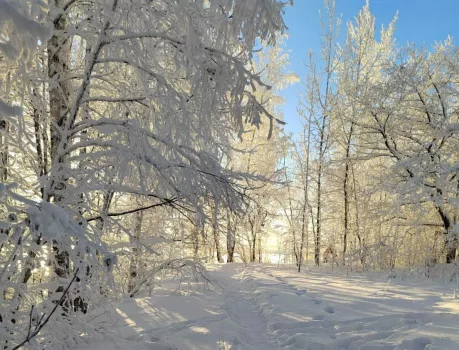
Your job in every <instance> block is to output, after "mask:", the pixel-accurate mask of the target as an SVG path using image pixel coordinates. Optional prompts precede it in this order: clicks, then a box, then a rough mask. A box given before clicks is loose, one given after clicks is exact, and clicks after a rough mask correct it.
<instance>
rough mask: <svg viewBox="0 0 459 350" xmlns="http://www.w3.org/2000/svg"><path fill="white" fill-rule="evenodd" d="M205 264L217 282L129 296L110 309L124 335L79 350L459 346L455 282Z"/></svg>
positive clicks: (447, 349)
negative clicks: (439, 282)
mask: <svg viewBox="0 0 459 350" xmlns="http://www.w3.org/2000/svg"><path fill="white" fill-rule="evenodd" d="M209 268H210V269H211V272H210V275H211V278H212V279H213V280H214V281H215V282H216V284H217V285H218V286H219V288H216V289H215V288H214V289H206V290H203V289H202V284H199V283H198V284H196V283H191V284H190V285H189V286H188V289H187V288H184V287H185V286H182V291H180V292H174V290H175V284H173V283H171V285H170V288H169V290H166V291H164V292H157V294H155V295H154V296H152V297H150V298H139V299H135V300H126V301H125V302H124V303H123V304H122V305H120V306H118V307H117V309H116V310H117V313H118V316H119V317H120V320H121V321H122V324H124V325H125V327H120V328H121V338H122V339H119V338H117V339H118V340H114V339H111V340H110V341H109V342H108V341H107V340H104V341H101V342H99V343H97V344H91V346H90V347H88V348H86V349H92V350H95V349H97V350H108V349H114V348H117V349H130V350H134V349H142V350H146V349H148V350H174V349H175V350H257V349H260V350H264V349H267V350H274V349H288V350H295V349H309V350H358V349H361V350H434V349H436V350H458V349H459V299H454V298H453V297H452V288H454V287H455V286H453V285H444V284H443V285H441V284H438V283H437V284H436V283H434V282H432V281H421V282H420V283H414V282H413V283H409V282H403V281H399V280H397V281H391V283H390V284H388V283H387V280H384V279H380V280H368V279H367V278H366V277H364V276H354V277H345V276H336V275H330V274H325V273H319V272H314V271H308V272H304V273H301V274H299V273H297V272H296V271H294V270H287V269H278V268H276V267H274V266H260V265H253V266H246V267H245V266H243V265H238V264H228V265H215V266H210V267H209ZM166 284H167V283H166ZM113 344H117V347H114V345H113Z"/></svg>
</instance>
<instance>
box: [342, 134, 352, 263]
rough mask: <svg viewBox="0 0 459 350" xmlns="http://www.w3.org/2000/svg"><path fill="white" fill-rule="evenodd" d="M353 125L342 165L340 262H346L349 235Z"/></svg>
mask: <svg viewBox="0 0 459 350" xmlns="http://www.w3.org/2000/svg"><path fill="white" fill-rule="evenodd" d="M353 128H354V125H351V130H350V131H349V135H348V139H347V144H346V159H345V161H346V164H345V166H344V180H343V196H344V198H343V199H344V235H343V257H342V264H343V266H344V265H345V264H346V253H347V238H348V236H349V168H350V167H349V155H350V153H351V141H352V131H353Z"/></svg>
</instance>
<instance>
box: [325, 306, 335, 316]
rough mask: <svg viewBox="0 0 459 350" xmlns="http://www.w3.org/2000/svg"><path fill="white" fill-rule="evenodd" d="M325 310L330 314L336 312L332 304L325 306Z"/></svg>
mask: <svg viewBox="0 0 459 350" xmlns="http://www.w3.org/2000/svg"><path fill="white" fill-rule="evenodd" d="M324 311H325V312H328V313H329V314H334V313H335V309H334V308H332V307H331V306H326V307H324Z"/></svg>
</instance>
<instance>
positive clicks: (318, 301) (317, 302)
mask: <svg viewBox="0 0 459 350" xmlns="http://www.w3.org/2000/svg"><path fill="white" fill-rule="evenodd" d="M314 304H316V305H320V304H322V300H319V299H314Z"/></svg>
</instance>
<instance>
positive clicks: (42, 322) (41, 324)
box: [12, 268, 80, 350]
mask: <svg viewBox="0 0 459 350" xmlns="http://www.w3.org/2000/svg"><path fill="white" fill-rule="evenodd" d="M79 271H80V269H79V268H77V269H76V271H75V273H74V274H73V278H72V279H71V281H70V283H69V284H68V285H67V288H66V289H65V290H64V292H63V293H62V296H61V298H60V299H59V301H58V302H57V303H56V305H54V308H53V309H52V310H51V312H50V313H49V314H48V316H47V317H46V318H45V319H44V320H43V321H41V319H43V317H44V314H43V315H42V317H41V319H40V322H39V323H38V325H37V326H36V327H35V329H34V331H33V332H32V333H30V324H29V332H28V334H27V337H26V338H25V339H24V340H23V341H22V342H21V343H20V344H18V345H16V346H15V347H14V348H13V349H12V350H18V349H20V348H21V347H22V346H23V345H25V344H27V343H28V342H29V341H31V340H32V339H33V338H35V337H36V336H37V335H38V333H40V331H41V330H42V329H43V327H44V326H46V324H47V323H48V321H49V320H50V318H51V316H52V315H53V314H54V312H56V310H57V308H58V307H59V306H61V305H62V303H63V301H64V298H65V297H66V295H67V293H68V291H69V289H70V287H71V286H72V284H73V282H74V281H75V279H76V278H77V275H78V272H79ZM32 310H33V305H32ZM30 315H32V311H30ZM31 319H32V317H31Z"/></svg>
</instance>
